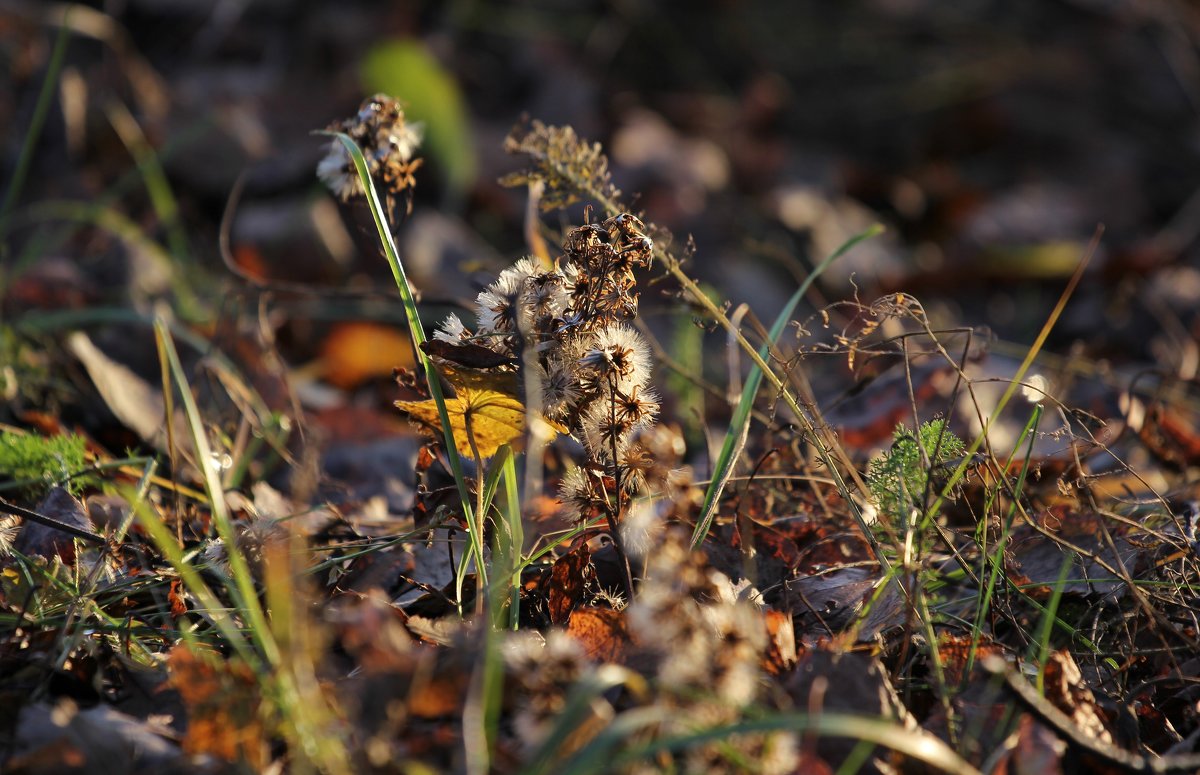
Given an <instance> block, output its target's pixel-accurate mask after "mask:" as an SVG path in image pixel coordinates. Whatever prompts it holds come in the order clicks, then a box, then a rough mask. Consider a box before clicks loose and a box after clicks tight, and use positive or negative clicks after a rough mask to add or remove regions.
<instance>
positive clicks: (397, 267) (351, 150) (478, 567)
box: [318, 132, 486, 574]
mask: <svg viewBox="0 0 1200 775" xmlns="http://www.w3.org/2000/svg"><path fill="white" fill-rule="evenodd" d="M318 134H326V135H330V136H332V137H335V138H337V140H338V141H339V142H340V143H341V144H342V146H343V147H344V148H345V149H346V152H347V153H348V154H350V158H351V159H352V160H353V161H354V169H355V171H356V172H357V173H358V179H359V181H360V182H361V183H362V187H363V190H364V191H365V192H366V197H367V207H368V209H370V211H371V217H372V218H373V219H374V221H375V229H376V230H377V231H378V232H379V242H380V244H381V245H382V246H383V254H384V256H385V257H386V258H387V262H388V266H389V267H390V268H391V270H392V277H393V278H394V279H395V281H396V288H397V289H398V290H399V291H400V298H401V300H402V301H403V303H404V314H405V317H406V319H407V320H408V331H409V335H410V336H411V337H412V342H413V355H414V357H415V358H416V361H417V362H418V363H420V364H421V368H422V369H423V370H424V371H425V381H426V383H427V384H428V386H429V395H430V397H432V398H433V401H434V403H435V404H436V405H437V409H438V418H439V419H440V420H441V423H442V435H443V437H444V439H445V442H446V455H447V457H448V458H449V460H450V469H451V471H452V473H453V474H454V483H455V485H456V486H457V488H458V495H459V501H460V506H461V508H462V510H463V516H464V517H465V518H466V520H467V524H468V525H471V531H470V538H471V541H470V546H471V553H472V555H473V557H474V559H475V572H476V573H480V574H482V573H485V572H486V571H485V565H484V562H483V531H482V530H481V529H479V528H480V525H477V524H476V520H477V519H479V520H482V519H483V516H482V515H478V517H476V516H475V515H474V509H473V508H472V506H471V496H470V492H471V491H470V488H469V487H468V486H467V480H466V477H465V475H464V474H463V467H462V457H461V456H460V455H459V452H458V446H457V445H456V444H455V443H454V434H453V432H452V430H451V425H450V415H449V413H448V412H447V411H446V397H445V395H444V394H443V393H442V385H441V382H439V381H438V377H437V373H436V372H435V371H434V368H433V364H432V363H431V362H430V360H429V357H428V356H427V355H426V354H425V351H424V350H422V349H421V345H422V344H424V343H425V329H424V327H423V326H422V325H421V317H420V314H419V313H418V311H417V302H416V298H415V296H414V295H413V292H412V286H411V285H409V283H408V275H407V274H406V273H405V271H404V265H403V264H402V263H401V262H400V253H399V251H398V250H397V249H396V241H395V240H394V239H393V238H392V231H391V229H390V228H389V227H388V222H387V216H386V215H385V214H384V209H383V203H382V202H381V201H380V199H379V194H378V192H376V191H375V182H374V181H373V180H372V179H371V173H370V171H369V170H368V169H367V161H366V159H364V158H363V155H362V150H361V149H360V148H359V147H358V144H357V143H355V142H354V140H353V139H352V138H351V137H350V136H349V135H347V134H344V133H341V132H319V133H318Z"/></svg>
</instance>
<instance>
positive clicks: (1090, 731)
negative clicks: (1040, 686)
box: [1045, 649, 1113, 745]
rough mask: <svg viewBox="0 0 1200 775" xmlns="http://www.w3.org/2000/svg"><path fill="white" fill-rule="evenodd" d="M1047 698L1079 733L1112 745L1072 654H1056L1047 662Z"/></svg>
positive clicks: (1094, 701)
mask: <svg viewBox="0 0 1200 775" xmlns="http://www.w3.org/2000/svg"><path fill="white" fill-rule="evenodd" d="M1045 687H1046V699H1047V700H1049V701H1050V702H1051V703H1053V704H1054V706H1055V707H1057V708H1058V709H1059V710H1061V711H1062V712H1063V713H1065V714H1067V716H1068V717H1070V719H1071V720H1072V721H1074V722H1075V725H1076V726H1077V727H1079V730H1080V731H1081V732H1083V733H1084V734H1086V735H1088V736H1090V737H1094V738H1096V739H1097V740H1100V741H1101V742H1103V743H1105V744H1107V745H1112V744H1113V739H1112V735H1111V734H1110V733H1109V731H1108V727H1107V726H1106V725H1105V723H1104V721H1103V719H1102V717H1101V714H1100V710H1099V708H1097V707H1096V698H1095V696H1093V695H1092V690H1091V689H1089V688H1087V686H1086V685H1085V684H1084V682H1083V672H1082V671H1081V670H1080V669H1079V666H1078V665H1076V664H1075V659H1074V658H1073V657H1072V656H1071V652H1070V651H1067V650H1066V649H1062V650H1060V651H1055V652H1054V653H1052V654H1051V655H1050V658H1049V659H1048V660H1047V661H1046V675H1045Z"/></svg>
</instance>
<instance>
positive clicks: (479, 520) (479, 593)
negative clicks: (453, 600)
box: [459, 412, 487, 621]
mask: <svg viewBox="0 0 1200 775" xmlns="http://www.w3.org/2000/svg"><path fill="white" fill-rule="evenodd" d="M463 425H464V427H465V428H466V429H467V441H468V442H469V443H470V445H471V455H472V456H474V458H475V515H474V516H475V519H474V521H472V522H471V523H470V524H471V532H472V533H474V534H475V539H474V540H475V542H476V543H477V544H478V545H479V546H483V545H484V541H483V532H484V531H483V528H484V523H485V521H486V518H487V515H486V514H485V513H484V511H485V506H484V502H483V497H484V486H483V456H482V455H480V454H479V444H478V443H477V442H476V441H475V429H474V428H473V427H472V426H473V423H472V422H471V413H470V412H467V413H466V414H464V415H463ZM482 559H483V552H482V550H481V551H480V552H479V557H478V560H479V561H482ZM478 564H479V565H480V566H481V567H477V568H475V615H476V616H477V617H481V618H480V621H482V616H483V613H484V605H485V600H484V598H486V597H487V594H486V591H487V576H486V575H485V573H484V569H483V567H482V562H479V563H478ZM459 605H460V607H461V601H460V603H459Z"/></svg>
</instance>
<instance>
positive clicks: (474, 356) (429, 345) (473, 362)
mask: <svg viewBox="0 0 1200 775" xmlns="http://www.w3.org/2000/svg"><path fill="white" fill-rule="evenodd" d="M421 349H422V350H424V351H425V352H426V353H427V354H428V355H431V356H433V357H435V358H440V359H442V360H444V361H449V362H450V363H455V364H458V365H459V366H466V367H467V368H469V369H494V368H496V367H497V366H508V365H511V364H513V363H515V362H516V359H515V358H513V357H512V356H510V355H504V354H503V353H498V352H496V351H495V350H493V349H491V348H490V347H484V346H483V345H481V344H475V343H474V342H460V343H459V344H451V343H449V342H443V341H442V340H441V339H430V340H429V341H427V342H423V343H422V344H421Z"/></svg>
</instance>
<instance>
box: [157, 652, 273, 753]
mask: <svg viewBox="0 0 1200 775" xmlns="http://www.w3.org/2000/svg"><path fill="white" fill-rule="evenodd" d="M167 668H168V670H169V673H170V684H171V688H173V689H175V690H176V691H177V692H179V696H180V697H181V698H182V700H183V704H184V706H185V707H186V708H187V733H186V734H185V735H184V737H183V749H184V751H186V752H187V753H190V754H208V755H211V756H214V757H216V758H218V759H222V760H224V761H227V762H239V761H243V762H246V763H247V764H249V765H250V766H251V767H252V768H253V769H255V770H256V771H261V769H262V767H263V766H264V765H265V764H266V763H267V747H266V734H265V730H264V729H263V725H262V720H261V717H260V714H259V705H260V703H261V697H260V696H259V694H258V682H257V680H256V678H255V675H254V671H253V670H251V669H250V668H249V667H248V666H247V665H245V664H243V663H241V662H239V661H237V660H235V659H228V660H222V659H221V658H220V657H218V656H216V655H212V656H209V655H206V654H204V653H202V652H198V651H196V650H194V649H192V648H191V647H189V646H176V647H175V648H173V649H171V653H170V655H169V656H168V658H167Z"/></svg>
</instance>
